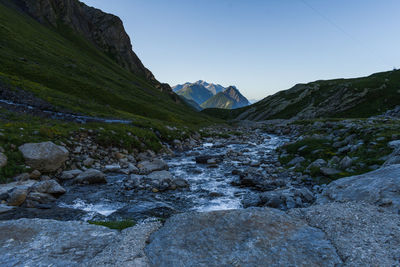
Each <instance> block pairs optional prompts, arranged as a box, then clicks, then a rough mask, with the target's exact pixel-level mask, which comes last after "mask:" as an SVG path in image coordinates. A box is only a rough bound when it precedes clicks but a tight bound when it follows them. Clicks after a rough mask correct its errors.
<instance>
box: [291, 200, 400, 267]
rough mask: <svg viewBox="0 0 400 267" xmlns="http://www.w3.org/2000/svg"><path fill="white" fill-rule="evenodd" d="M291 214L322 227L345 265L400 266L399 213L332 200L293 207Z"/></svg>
mask: <svg viewBox="0 0 400 267" xmlns="http://www.w3.org/2000/svg"><path fill="white" fill-rule="evenodd" d="M289 214H290V215H292V216H294V217H298V218H301V219H304V220H305V221H307V222H308V224H309V225H310V226H311V227H316V228H318V229H321V230H322V231H324V233H325V234H326V236H327V238H328V239H329V240H330V241H331V242H332V244H333V245H334V247H335V248H336V251H337V253H338V254H339V256H340V258H341V259H343V261H344V263H343V266H398V265H399V260H400V256H399V255H400V227H399V216H398V215H396V214H393V213H391V212H388V211H384V210H382V209H381V208H378V207H374V206H371V205H368V204H365V203H357V202H347V203H337V202H335V203H329V204H325V205H315V206H311V207H309V208H306V209H293V210H290V212H289Z"/></svg>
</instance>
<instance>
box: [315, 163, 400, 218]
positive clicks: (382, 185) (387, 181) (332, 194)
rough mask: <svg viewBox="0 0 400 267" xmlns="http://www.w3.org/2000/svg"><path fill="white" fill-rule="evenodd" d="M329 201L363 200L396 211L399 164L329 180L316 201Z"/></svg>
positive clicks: (399, 194) (399, 196)
mask: <svg viewBox="0 0 400 267" xmlns="http://www.w3.org/2000/svg"><path fill="white" fill-rule="evenodd" d="M331 201H339V202H346V201H365V202H367V203H371V204H374V205H380V206H386V207H388V208H390V209H393V210H396V211H397V210H398V209H399V208H400V165H391V166H388V167H384V168H381V169H378V170H376V171H372V172H369V173H365V174H362V175H357V176H351V177H346V178H341V179H339V180H336V181H334V182H331V183H330V184H329V185H328V186H327V187H326V188H325V189H324V191H323V192H322V193H321V195H319V196H318V199H317V203H328V202H331Z"/></svg>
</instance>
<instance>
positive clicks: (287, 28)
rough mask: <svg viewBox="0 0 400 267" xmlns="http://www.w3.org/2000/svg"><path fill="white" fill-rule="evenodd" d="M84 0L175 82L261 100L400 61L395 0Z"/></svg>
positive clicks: (159, 75)
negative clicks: (117, 22) (120, 26)
mask: <svg viewBox="0 0 400 267" xmlns="http://www.w3.org/2000/svg"><path fill="white" fill-rule="evenodd" d="M82 2H84V3H86V4H88V5H90V6H94V7H97V8H99V9H102V10H103V11H105V12H108V13H112V14H115V15H117V16H119V17H120V18H121V19H122V21H123V22H124V25H125V28H126V30H127V32H128V34H129V36H130V37H131V40H132V45H133V50H134V51H135V53H136V54H137V55H138V56H139V58H140V59H141V60H142V62H143V64H144V65H145V66H146V67H147V68H148V69H150V70H151V71H152V72H153V74H154V75H155V77H156V78H157V79H158V80H159V81H161V82H167V83H169V84H170V85H171V86H174V85H176V84H183V83H185V82H195V81H198V80H205V81H207V82H210V83H216V84H221V85H223V86H228V85H235V86H237V88H238V89H239V90H240V91H241V93H242V94H243V95H244V96H246V97H247V98H249V99H262V98H264V97H266V96H267V95H270V94H273V93H276V92H278V91H280V90H285V89H289V88H290V87H292V86H293V85H295V84H297V83H307V82H311V81H315V80H321V79H334V78H353V77H360V76H366V75H370V74H372V73H375V72H381V71H387V70H391V69H393V67H397V63H398V62H400V53H399V52H398V47H399V46H400V37H399V36H398V35H397V34H395V33H396V30H397V29H398V26H399V24H400V23H399V18H398V14H399V11H400V2H398V1H395V0H383V1H379V2H377V1H373V0H364V1H362V0H352V1H345V0H338V1H335V2H334V3H332V2H328V1H317V0H292V1H277V0H271V1H261V0H253V1H246V2H242V1H236V0H221V1H212V0H204V1H201V2H200V1H195V0H186V1H178V0H172V1H168V2H166V1H160V0H153V1H145V0H133V1H132V0H115V1H112V2H110V1H107V0H83V1H82Z"/></svg>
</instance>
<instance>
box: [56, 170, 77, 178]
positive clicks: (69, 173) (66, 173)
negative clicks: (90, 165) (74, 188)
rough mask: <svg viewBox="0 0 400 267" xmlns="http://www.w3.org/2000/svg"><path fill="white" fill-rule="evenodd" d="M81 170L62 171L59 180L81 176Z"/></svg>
mask: <svg viewBox="0 0 400 267" xmlns="http://www.w3.org/2000/svg"><path fill="white" fill-rule="evenodd" d="M81 173H82V171H81V170H70V171H63V172H62V173H61V176H60V179H61V180H71V179H73V178H75V177H76V176H78V175H79V174H81Z"/></svg>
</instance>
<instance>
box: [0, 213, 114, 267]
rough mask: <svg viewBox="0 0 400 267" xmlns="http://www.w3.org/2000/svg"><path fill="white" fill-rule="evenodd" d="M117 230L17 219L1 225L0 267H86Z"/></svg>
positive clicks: (86, 224) (3, 222)
mask: <svg viewBox="0 0 400 267" xmlns="http://www.w3.org/2000/svg"><path fill="white" fill-rule="evenodd" d="M117 236H118V231H115V230H110V229H108V228H105V227H99V226H96V225H90V224H88V223H84V222H76V221H71V222H61V221H54V220H43V219H20V220H16V221H14V220H12V221H2V222H0V265H1V266H68V267H69V266H77V265H82V264H83V265H86V263H88V262H89V261H90V260H92V259H93V258H94V257H95V256H96V255H97V254H98V253H100V252H101V251H103V249H104V248H105V247H106V246H107V245H108V244H110V243H111V242H113V241H115V240H116V237H117Z"/></svg>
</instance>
